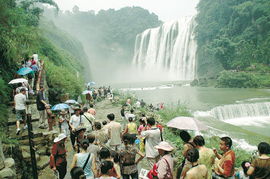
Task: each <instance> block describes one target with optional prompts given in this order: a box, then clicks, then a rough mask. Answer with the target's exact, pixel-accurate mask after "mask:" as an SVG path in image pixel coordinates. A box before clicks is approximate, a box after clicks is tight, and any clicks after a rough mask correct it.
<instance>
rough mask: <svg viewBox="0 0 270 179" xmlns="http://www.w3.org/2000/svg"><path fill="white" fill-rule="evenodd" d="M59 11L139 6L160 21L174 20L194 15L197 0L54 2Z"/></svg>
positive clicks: (63, 0) (70, 0)
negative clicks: (76, 7)
mask: <svg viewBox="0 0 270 179" xmlns="http://www.w3.org/2000/svg"><path fill="white" fill-rule="evenodd" d="M54 1H55V2H56V3H57V4H58V6H59V8H60V9H61V10H71V9H72V8H73V7H74V5H77V6H79V8H80V11H87V10H95V11H96V12H97V11H99V10H100V9H105V10H107V9H110V8H113V9H120V8H122V7H126V6H140V7H143V8H145V9H148V10H149V11H150V12H154V13H155V14H157V15H158V16H159V18H160V19H161V20H162V21H169V20H175V19H178V18H179V17H182V16H189V15H193V14H195V13H196V8H195V7H196V5H197V3H198V2H199V0H54Z"/></svg>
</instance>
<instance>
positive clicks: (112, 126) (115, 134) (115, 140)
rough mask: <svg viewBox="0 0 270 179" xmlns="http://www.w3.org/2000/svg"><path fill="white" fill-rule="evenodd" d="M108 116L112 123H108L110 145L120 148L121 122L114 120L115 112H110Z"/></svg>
mask: <svg viewBox="0 0 270 179" xmlns="http://www.w3.org/2000/svg"><path fill="white" fill-rule="evenodd" d="M107 118H108V119H109V120H110V123H109V124H108V125H107V128H108V134H109V137H110V143H109V145H110V146H111V147H112V148H114V149H115V150H118V147H119V146H120V144H121V137H122V136H121V124H120V123H118V122H115V121H114V118H115V116H114V114H113V113H111V114H108V115H107Z"/></svg>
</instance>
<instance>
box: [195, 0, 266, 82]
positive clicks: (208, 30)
mask: <svg viewBox="0 0 270 179" xmlns="http://www.w3.org/2000/svg"><path fill="white" fill-rule="evenodd" d="M197 8H198V11H199V13H198V15H197V18H196V20H197V23H198V26H197V29H196V35H197V41H198V73H199V76H200V77H215V78H217V77H218V74H219V73H218V72H220V71H222V70H230V75H227V74H228V73H222V74H220V77H219V80H218V81H217V82H218V84H217V85H218V86H221V87H267V86H269V85H270V83H269V81H266V80H265V79H266V78H267V77H269V74H270V67H269V64H270V53H269V52H270V49H269V47H270V23H269V22H270V1H268V0H226V1H222V0H218V1H212V0H201V1H200V2H199V4H198V7H197ZM261 71H264V72H263V73H258V72H261ZM239 72H241V73H239ZM254 72H256V73H254ZM243 76H245V77H244V78H247V80H249V79H251V80H249V82H250V83H249V84H248V85H244V86H241V85H238V83H237V81H239V80H241V79H242V78H243ZM225 77H228V78H227V80H231V81H232V82H228V83H225V82H224V80H223V79H224V78H225ZM253 78H258V79H261V80H259V81H257V80H253ZM220 82H221V83H220ZM232 84H236V85H232Z"/></svg>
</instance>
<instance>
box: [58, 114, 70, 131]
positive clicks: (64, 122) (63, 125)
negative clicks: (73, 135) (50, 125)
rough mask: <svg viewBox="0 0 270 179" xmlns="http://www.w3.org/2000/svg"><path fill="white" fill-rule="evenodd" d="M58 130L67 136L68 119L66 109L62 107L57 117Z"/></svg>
mask: <svg viewBox="0 0 270 179" xmlns="http://www.w3.org/2000/svg"><path fill="white" fill-rule="evenodd" d="M59 128H60V132H63V133H64V134H65V135H66V136H69V121H68V119H67V111H66V110H64V109H62V110H61V112H60V117H59Z"/></svg>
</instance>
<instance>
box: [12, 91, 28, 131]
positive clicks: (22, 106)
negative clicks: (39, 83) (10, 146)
mask: <svg viewBox="0 0 270 179" xmlns="http://www.w3.org/2000/svg"><path fill="white" fill-rule="evenodd" d="M25 94H26V89H25V88H21V90H20V93H19V94H16V95H15V96H14V103H15V111H16V128H17V130H16V134H17V135H19V134H20V131H21V129H20V121H22V122H23V123H24V129H26V128H27V125H26V121H25V120H26V95H25Z"/></svg>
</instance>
